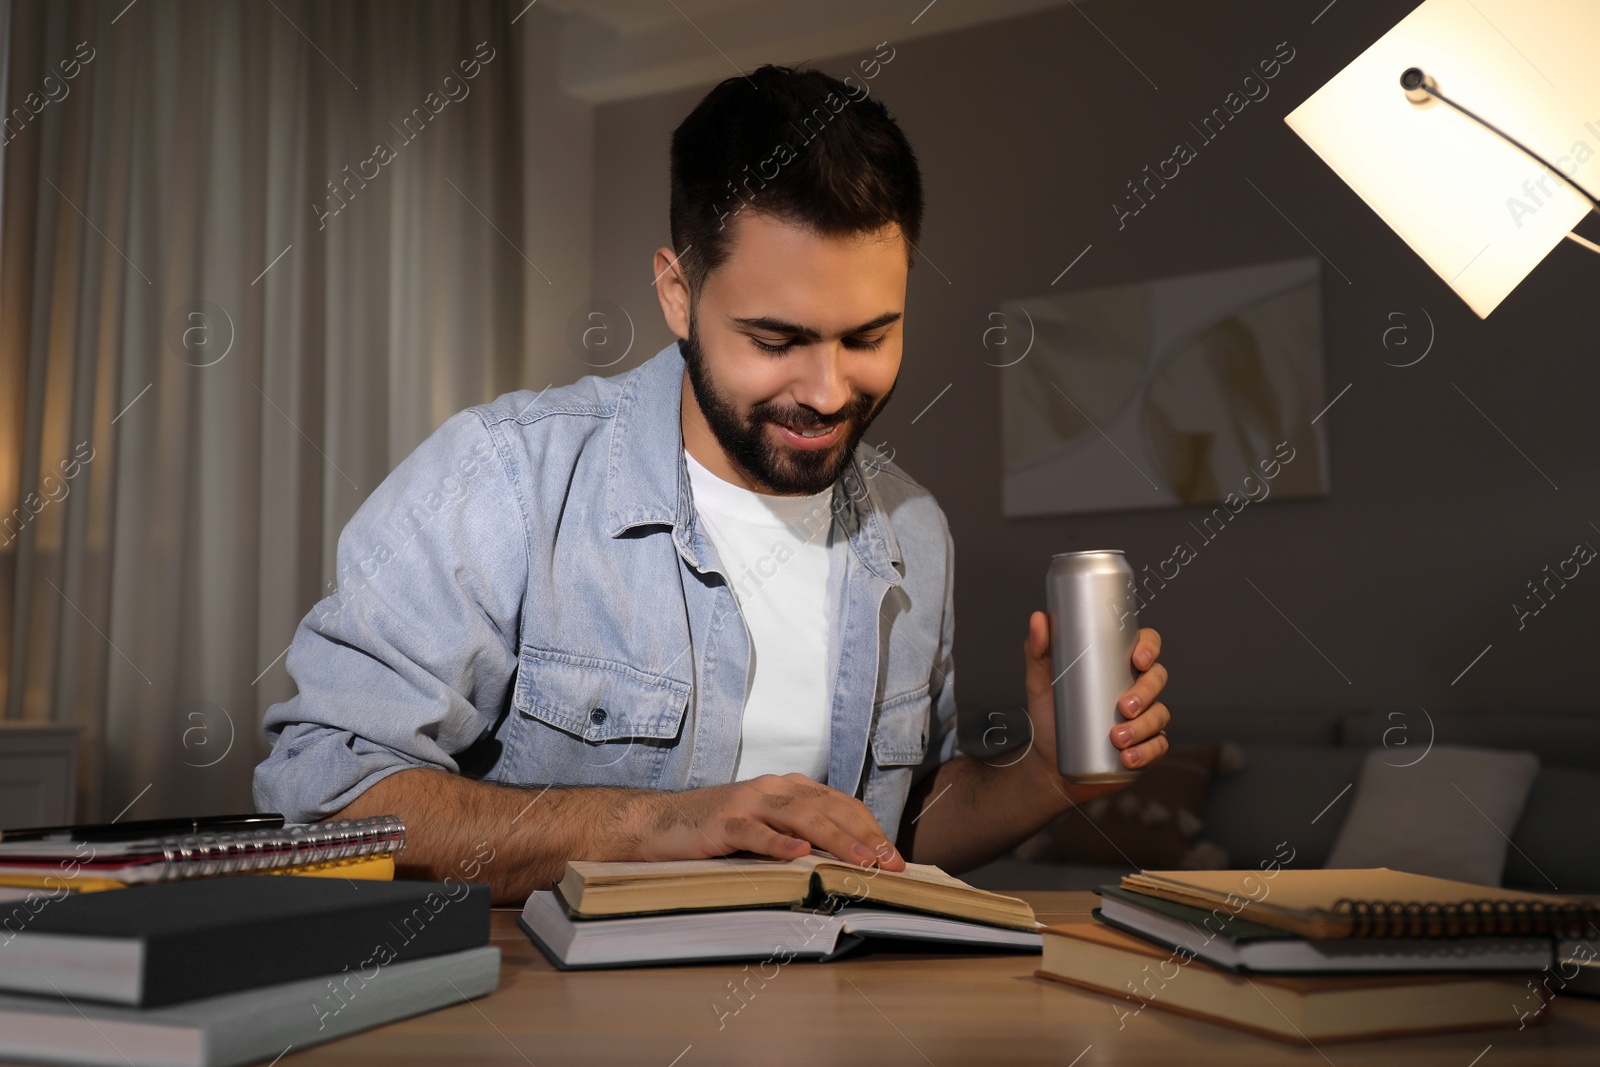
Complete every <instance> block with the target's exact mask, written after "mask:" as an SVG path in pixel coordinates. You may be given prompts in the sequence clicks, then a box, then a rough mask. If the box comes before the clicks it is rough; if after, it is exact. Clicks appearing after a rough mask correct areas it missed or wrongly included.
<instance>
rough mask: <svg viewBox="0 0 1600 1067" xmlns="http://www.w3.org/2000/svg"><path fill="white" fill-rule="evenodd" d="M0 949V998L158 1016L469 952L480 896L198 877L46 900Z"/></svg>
mask: <svg viewBox="0 0 1600 1067" xmlns="http://www.w3.org/2000/svg"><path fill="white" fill-rule="evenodd" d="M0 940H4V941H5V943H4V944H0V952H3V953H4V957H3V961H0V962H3V964H4V966H0V989H4V990H9V991H14V992H19V993H35V994H48V995H51V996H55V995H64V996H68V997H72V998H74V999H77V998H82V999H85V1000H98V1001H105V1002H108V1003H114V1004H127V1005H132V1006H135V1007H155V1006H159V1005H163V1004H176V1003H180V1002H182V1001H186V1000H193V999H196V998H199V997H203V996H211V995H214V994H219V993H231V992H233V991H235V990H242V989H252V988H255V987H257V986H265V985H273V984H276V983H280V982H289V981H294V980H296V979H300V978H308V977H310V976H312V975H318V974H336V973H340V972H343V971H345V970H347V969H348V970H350V971H359V970H362V969H363V968H370V967H371V966H372V965H373V963H374V961H376V962H378V963H382V962H384V961H385V960H386V959H392V960H409V959H420V958H423V957H426V956H437V955H441V954H443V953H447V952H455V951H459V950H461V949H467V948H476V947H478V946H480V945H484V944H487V943H488V941H489V888H488V886H484V885H476V884H469V883H441V882H346V881H344V880H343V879H340V878H274V877H270V876H267V875H242V876H239V877H236V878H204V879H197V880H194V881H186V882H173V883H170V884H166V885H148V886H134V887H130V888H127V889H120V890H117V891H116V892H114V893H88V894H83V895H75V896H63V897H62V898H61V899H58V900H49V901H46V902H45V903H44V905H43V906H42V907H41V908H40V909H39V910H38V911H37V912H35V913H32V914H31V915H29V916H28V917H27V920H26V922H25V923H24V924H23V925H22V927H21V928H20V929H16V928H13V927H10V926H6V927H5V928H4V929H0Z"/></svg>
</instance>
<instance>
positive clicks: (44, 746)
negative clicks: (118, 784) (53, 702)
mask: <svg viewBox="0 0 1600 1067" xmlns="http://www.w3.org/2000/svg"><path fill="white" fill-rule="evenodd" d="M77 790H78V727H76V726H59V725H55V724H52V723H25V722H0V828H5V827H22V826H58V825H60V824H62V823H70V822H74V821H76V815H77V812H76V810H75V809H76V808H77Z"/></svg>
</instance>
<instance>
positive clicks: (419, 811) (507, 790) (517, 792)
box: [334, 768, 653, 904]
mask: <svg viewBox="0 0 1600 1067" xmlns="http://www.w3.org/2000/svg"><path fill="white" fill-rule="evenodd" d="M652 792H653V791H652V790H647V789H618V788H609V787H602V786H584V787H581V788H564V789H519V788H514V787H510V786H500V785H490V784H488V783H484V782H476V781H473V780H471V779H469V778H463V777H461V776H460V775H455V774H450V773H448V772H445V771H436V770H428V769H424V768H417V769H413V770H404V771H400V772H398V773H396V774H391V775H390V776H389V777H387V778H384V779H383V780H381V781H379V782H378V783H377V784H376V785H374V786H372V788H370V789H368V790H367V791H366V792H365V793H362V794H361V795H360V796H359V797H357V798H356V799H355V800H354V801H352V802H351V803H350V804H349V806H347V807H346V808H345V809H344V810H343V811H341V812H339V813H338V815H336V816H334V818H359V817H363V816H370V815H398V816H399V817H400V818H401V819H402V820H403V821H404V822H405V824H406V847H405V851H404V852H402V853H401V854H400V857H399V859H398V861H397V865H398V867H399V870H400V873H401V874H402V875H404V876H406V877H411V878H428V879H432V880H435V881H442V880H443V879H445V878H446V877H450V876H452V875H453V876H454V877H455V878H457V879H464V880H469V881H478V882H487V883H489V886H490V887H491V889H492V891H493V896H494V900H495V903H497V904H520V903H522V902H523V901H524V900H526V899H527V896H528V894H529V893H531V892H533V891H534V890H535V889H548V888H549V887H550V883H551V882H554V881H558V880H559V879H560V878H561V875H562V873H563V872H564V870H565V868H566V863H567V861H568V860H569V859H593V860H622V859H637V858H639V857H638V855H637V850H638V847H639V843H640V842H641V841H642V840H643V839H644V836H645V834H646V833H647V832H648V827H647V826H646V825H645V821H646V820H647V819H648V818H649V816H648V815H647V814H646V808H647V807H648V802H649V795H650V794H651V793H652Z"/></svg>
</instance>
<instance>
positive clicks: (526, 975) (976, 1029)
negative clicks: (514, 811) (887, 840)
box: [280, 892, 1600, 1067]
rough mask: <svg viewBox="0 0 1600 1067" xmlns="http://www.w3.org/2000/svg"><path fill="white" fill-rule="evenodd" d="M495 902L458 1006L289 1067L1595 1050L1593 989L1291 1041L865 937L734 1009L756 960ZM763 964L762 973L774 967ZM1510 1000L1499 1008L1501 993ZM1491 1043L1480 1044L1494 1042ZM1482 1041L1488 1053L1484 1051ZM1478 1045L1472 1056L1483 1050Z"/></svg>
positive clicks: (1124, 1059)
mask: <svg viewBox="0 0 1600 1067" xmlns="http://www.w3.org/2000/svg"><path fill="white" fill-rule="evenodd" d="M1017 895H1018V896H1020V897H1023V898H1024V899H1026V900H1027V901H1028V902H1029V903H1030V904H1032V905H1033V907H1034V909H1035V911H1036V912H1037V913H1038V916H1039V918H1040V919H1041V920H1042V921H1044V922H1047V923H1048V922H1063V921H1067V920H1070V919H1081V918H1084V917H1086V916H1087V915H1088V913H1089V909H1090V908H1091V907H1093V905H1094V900H1095V898H1094V896H1093V895H1092V894H1090V893H1045V892H1029V893H1018V894H1017ZM515 918H516V912H515V911H511V910H506V911H497V912H495V916H494V943H495V944H496V945H498V946H499V947H500V950H501V952H502V953H503V970H502V972H501V979H500V989H499V990H498V991H497V992H495V993H493V994H491V995H490V996H488V997H483V998H481V999H479V1000H477V1001H474V1002H472V1003H470V1004H462V1005H460V1006H458V1007H454V1008H447V1009H445V1010H442V1011H437V1012H434V1013H432V1014H430V1015H424V1016H422V1017H420V1018H416V1019H410V1020H406V1021H405V1022H400V1023H395V1024H393V1025H390V1026H385V1027H382V1028H380V1029H377V1030H370V1031H368V1032H366V1033H364V1034H358V1035H356V1036H354V1037H350V1038H346V1039H344V1040H342V1041H336V1042H333V1043H332V1044H328V1045H323V1046H320V1047H317V1048H312V1049H308V1050H306V1051H305V1052H304V1053H300V1052H293V1053H290V1054H289V1055H288V1056H285V1057H284V1058H283V1060H281V1061H280V1064H281V1067H299V1065H301V1064H307V1065H309V1064H316V1063H328V1064H334V1063H337V1064H357V1063H360V1064H368V1063H441V1064H479V1063H482V1064H497V1065H501V1064H503V1065H508V1067H524V1065H527V1064H536V1065H537V1067H564V1065H569V1064H646V1065H648V1067H699V1065H702V1064H713V1063H715V1064H739V1065H746V1064H763V1063H795V1064H853V1063H870V1064H873V1065H876V1067H886V1065H888V1064H915V1065H923V1067H925V1065H927V1064H933V1065H934V1067H951V1065H955V1064H1060V1065H1062V1067H1067V1065H1072V1064H1076V1067H1104V1065H1108V1064H1152V1065H1154V1064H1159V1065H1162V1067H1191V1065H1194V1067H1200V1065H1215V1067H1250V1065H1252V1064H1308V1065H1318V1067H1324V1065H1328V1064H1332V1065H1336V1067H1347V1065H1349V1067H1356V1065H1360V1067H1402V1065H1403V1067H1431V1065H1439V1067H1472V1065H1476V1067H1513V1065H1533V1064H1538V1065H1540V1067H1546V1065H1561V1064H1571V1065H1574V1067H1577V1065H1580V1064H1581V1065H1583V1067H1594V1065H1595V1064H1596V1063H1600V1000H1582V999H1579V998H1576V997H1564V998H1563V997H1558V998H1557V1000H1556V1003H1555V1004H1554V1006H1553V1008H1552V1017H1551V1019H1550V1020H1549V1022H1547V1023H1546V1024H1544V1025H1543V1026H1538V1027H1529V1028H1528V1029H1525V1030H1523V1031H1521V1032H1518V1031H1517V1030H1516V1029H1515V1027H1512V1028H1509V1029H1503V1030H1481V1031H1476V1032H1472V1033H1463V1034H1455V1035H1450V1036H1443V1037H1412V1038H1401V1039H1395V1040H1389V1041H1369V1042H1360V1043H1354V1044H1328V1045H1323V1046H1321V1048H1320V1050H1319V1049H1312V1048H1309V1047H1305V1048H1295V1047H1293V1046H1290V1045H1285V1044H1281V1043H1279V1042H1276V1041H1271V1040H1268V1039H1266V1038H1261V1037H1256V1036H1253V1035H1251V1034H1246V1033H1241V1032H1238V1031H1235V1030H1230V1029H1228V1028H1226V1027H1222V1026H1217V1025H1214V1024H1211V1023H1205V1022H1200V1021H1198V1020H1194V1019H1187V1018H1184V1017H1182V1016H1178V1015H1173V1014H1171V1013H1169V1012H1161V1011H1157V1010H1155V1009H1150V1010H1147V1011H1144V1012H1142V1013H1140V1014H1139V1015H1138V1016H1135V1017H1130V1018H1128V1019H1127V1020H1126V1025H1125V1027H1124V1028H1123V1029H1121V1030H1119V1029H1118V1026H1117V1015H1116V1013H1115V1012H1114V1011H1113V1005H1118V1006H1122V1007H1124V1008H1126V1005H1125V1004H1123V1002H1121V1001H1117V1000H1114V999H1113V998H1111V997H1104V996H1097V995H1095V994H1091V993H1088V992H1084V991H1080V990H1077V989H1072V988H1070V987H1067V986H1064V985H1061V984H1059V983H1055V982H1049V981H1046V980H1044V979H1040V978H1035V977H1033V971H1034V969H1035V968H1036V967H1037V965H1038V959H1039V957H1038V956H1035V955H1011V956H983V957H955V956H951V955H947V954H930V953H893V954H890V953H883V952H875V953H873V954H872V955H870V956H866V957H863V958H860V959H848V958H847V959H844V960H840V961H838V962H836V963H827V964H818V963H814V962H802V961H795V962H793V963H790V964H787V965H785V966H783V967H781V968H780V969H778V973H777V974H776V975H775V976H773V977H771V978H769V979H767V980H766V981H765V985H762V984H761V982H760V981H759V979H751V980H750V982H749V989H750V990H751V991H752V992H751V993H747V994H746V1000H745V1006H744V1007H743V1009H742V1010H740V1011H739V1012H738V1014H736V1015H727V1016H725V1017H723V1018H722V1019H721V1022H722V1025H721V1028H720V1029H719V1028H718V1013H717V1012H716V1011H715V1010H714V1009H713V1007H712V1005H713V1004H715V1003H719V1002H720V1003H723V1004H725V1005H726V1006H728V1008H729V1009H730V1010H731V1008H732V1007H734V1006H737V1004H738V1003H739V1002H738V1001H737V1000H735V999H734V998H733V996H732V995H731V992H730V989H729V985H728V983H729V982H738V981H741V980H743V979H744V977H745V976H746V974H757V973H758V972H759V971H760V969H759V968H758V966H757V965H755V964H752V965H751V967H750V969H749V971H746V970H745V969H744V966H745V965H744V964H738V965H735V964H731V963H719V964H705V965H700V966H694V967H652V968H635V969H631V970H615V971H586V972H566V973H563V972H561V971H557V970H556V969H554V968H553V967H551V966H550V964H549V962H548V961H547V960H546V959H545V958H544V956H543V954H541V953H540V952H539V950H538V949H537V948H535V947H534V946H533V943H532V942H530V941H529V940H528V938H527V936H526V935H525V934H523V932H522V931H521V929H519V928H518V927H517V925H516V922H515ZM776 966H777V965H776V964H771V965H768V966H767V967H766V968H765V969H764V973H766V974H772V972H773V970H774V968H775V967H776ZM1506 1011H1507V1013H1508V1015H1509V1014H1511V1012H1512V1007H1511V1005H1510V1004H1507V1006H1506ZM1490 1046H1492V1048H1491V1047H1490ZM1485 1049H1488V1051H1487V1052H1486V1053H1485ZM1480 1054H1483V1055H1482V1056H1481V1058H1479V1057H1480Z"/></svg>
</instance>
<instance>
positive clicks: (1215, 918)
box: [1094, 885, 1554, 974]
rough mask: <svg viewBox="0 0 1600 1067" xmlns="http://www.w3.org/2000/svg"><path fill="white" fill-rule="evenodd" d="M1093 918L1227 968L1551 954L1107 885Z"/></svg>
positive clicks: (1433, 963) (1510, 967) (1517, 964)
mask: <svg viewBox="0 0 1600 1067" xmlns="http://www.w3.org/2000/svg"><path fill="white" fill-rule="evenodd" d="M1096 892H1097V893H1099V894H1100V907H1098V908H1096V909H1095V911H1094V916H1095V918H1097V919H1099V920H1101V921H1102V922H1105V923H1108V924H1109V925H1111V926H1114V927H1116V928H1117V929H1119V930H1125V931H1127V932H1128V933H1131V934H1135V935H1137V936H1139V937H1143V938H1145V939H1146V940H1148V941H1153V942H1155V943H1157V944H1160V945H1162V946H1164V947H1166V948H1169V949H1171V948H1182V949H1184V950H1185V951H1187V952H1189V953H1191V954H1193V955H1195V956H1197V957H1199V958H1200V959H1202V960H1205V961H1206V962H1207V963H1209V964H1211V965H1212V966H1214V967H1221V968H1223V969H1224V970H1230V971H1239V972H1251V973H1268V974H1271V973H1280V974H1345V973H1359V972H1374V971H1413V972H1436V971H1523V972H1526V971H1537V970H1540V969H1541V968H1543V967H1546V966H1548V965H1549V964H1550V963H1551V961H1552V959H1553V952H1552V947H1553V944H1554V942H1552V941H1551V940H1550V939H1549V938H1546V937H1517V938H1503V937H1338V938H1321V939H1312V938H1304V937H1301V936H1299V935H1298V934H1293V933H1290V932H1289V931H1287V930H1280V929H1278V928H1277V927H1275V926H1267V925H1266V924H1264V923H1257V922H1251V921H1250V920H1249V919H1245V918H1243V917H1241V916H1238V915H1232V914H1230V913H1229V912H1228V910H1227V909H1225V908H1217V909H1213V910H1211V911H1207V910H1206V909H1204V908H1197V907H1193V906H1192V905H1189V904H1179V903H1177V902H1176V901H1171V900H1166V899H1164V898H1162V897H1152V896H1148V895H1146V894H1143V893H1133V892H1129V891H1128V890H1126V889H1122V888H1119V887H1117V886H1111V885H1103V886H1101V887H1100V888H1099V889H1097V890H1096Z"/></svg>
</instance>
